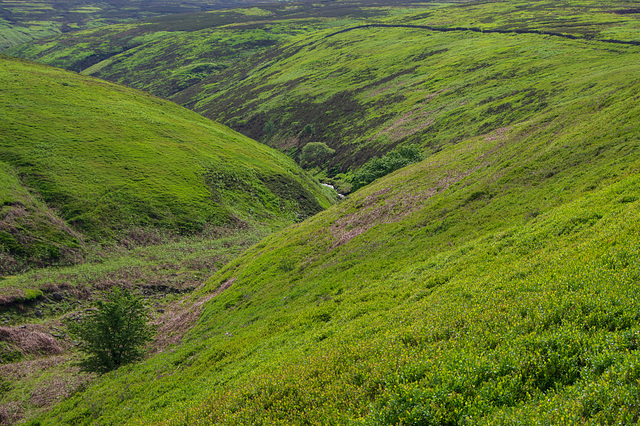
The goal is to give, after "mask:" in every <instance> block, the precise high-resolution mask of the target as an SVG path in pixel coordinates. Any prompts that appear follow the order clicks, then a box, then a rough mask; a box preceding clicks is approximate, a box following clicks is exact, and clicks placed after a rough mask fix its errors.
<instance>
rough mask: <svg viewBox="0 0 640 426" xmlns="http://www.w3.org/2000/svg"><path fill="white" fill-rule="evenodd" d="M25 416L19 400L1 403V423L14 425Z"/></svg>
mask: <svg viewBox="0 0 640 426" xmlns="http://www.w3.org/2000/svg"><path fill="white" fill-rule="evenodd" d="M22 416H23V411H22V406H21V405H20V404H19V403H17V402H7V403H6V404H0V425H12V424H15V423H17V422H18V421H20V419H22Z"/></svg>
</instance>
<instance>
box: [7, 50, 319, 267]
mask: <svg viewBox="0 0 640 426" xmlns="http://www.w3.org/2000/svg"><path fill="white" fill-rule="evenodd" d="M0 85H1V87H2V94H3V96H2V99H0V113H1V114H2V117H3V118H2V125H1V126H0V161H1V162H2V163H0V164H1V165H2V167H3V168H2V169H1V170H0V171H2V178H3V181H4V180H7V181H8V182H9V184H8V185H3V186H2V187H0V191H1V192H0V194H1V195H2V199H3V205H2V207H1V208H2V215H3V221H2V234H1V235H2V236H3V237H2V240H0V247H2V252H3V256H5V255H7V253H8V254H9V255H10V256H14V257H18V258H23V259H31V258H32V257H33V259H31V260H37V259H49V258H50V257H52V256H53V257H54V258H55V257H56V256H55V253H56V250H53V248H54V247H58V249H57V252H58V254H59V252H64V251H65V249H64V247H67V248H69V249H71V248H78V245H79V244H80V243H79V241H80V240H81V238H80V237H79V236H78V235H80V234H81V235H83V238H88V239H91V240H105V241H118V240H121V239H123V238H125V237H126V235H127V234H128V233H129V232H131V231H134V230H138V231H140V232H142V234H144V233H145V232H147V231H148V232H150V233H153V232H156V231H162V230H164V231H162V232H170V233H175V234H190V233H197V232H200V231H202V230H203V229H205V228H206V227H210V226H229V227H237V226H247V225H248V224H251V223H256V222H269V221H272V222H274V223H275V222H279V223H287V222H290V221H296V220H300V219H302V218H305V217H307V216H309V215H312V214H314V213H317V212H318V211H320V210H322V209H323V208H325V207H327V206H328V205H329V204H330V201H329V200H328V198H327V197H326V196H325V195H324V193H323V191H322V189H321V188H320V186H319V185H318V184H317V183H315V182H314V181H313V180H312V179H310V178H309V177H308V176H307V175H306V174H305V173H304V172H303V171H302V170H301V169H300V168H299V167H298V166H296V164H295V163H294V162H293V161H291V160H290V159H288V158H287V157H285V156H284V155H282V154H280V153H278V152H277V151H274V150H272V149H269V148H267V147H265V146H264V145H261V144H259V143H257V142H254V141H252V140H250V139H248V138H246V137H244V136H242V135H240V134H238V133H235V132H233V131H231V130H229V129H228V128H226V127H224V126H222V125H219V124H216V123H213V122H211V121H209V120H207V119H204V118H202V117H201V116H199V115H197V114H195V113H193V112H191V111H188V110H186V109H184V108H182V107H179V106H177V105H175V104H173V103H171V102H168V101H164V100H161V99H158V98H155V97H153V96H150V95H148V94H145V93H143V92H140V91H137V90H133V89H128V88H125V87H123V86H118V85H115V84H112V83H107V82H103V81H100V80H97V79H94V78H90V77H83V76H79V75H77V74H75V73H71V72H68V71H63V70H60V69H56V68H51V67H47V66H43V65H40V64H35V63H32V62H27V61H24V60H17V59H11V58H9V57H0ZM18 210H19V212H20V214H18V213H17V212H18ZM16 221H18V222H19V221H23V222H21V223H22V225H18V222H16ZM24 221H27V222H29V223H31V224H32V226H26V225H24V223H25V222H24ZM39 223H42V226H40V225H38V224H39ZM52 226H53V227H54V228H55V229H54V230H51V231H48V230H47V229H49V227H52ZM145 230H146V231H145ZM138 231H136V232H138ZM31 238H33V239H34V241H35V240H37V241H41V240H42V241H41V242H42V244H44V245H45V246H46V247H48V248H46V249H42V248H41V247H40V242H39V243H37V244H24V243H25V241H26V240H29V239H31ZM141 238H143V239H144V237H141ZM49 260H51V259H49ZM5 265H8V263H5V262H3V268H2V269H3V270H2V271H0V272H4V273H7V272H9V271H5V270H4V269H5V268H4V266H5ZM7 268H8V269H9V270H11V268H9V267H7Z"/></svg>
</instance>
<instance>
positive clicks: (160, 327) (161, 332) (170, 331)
mask: <svg viewBox="0 0 640 426" xmlns="http://www.w3.org/2000/svg"><path fill="white" fill-rule="evenodd" d="M235 280H236V278H229V279H228V280H227V281H225V282H224V283H222V284H221V285H220V286H219V287H218V288H217V289H216V290H215V291H214V292H213V293H212V294H209V295H207V296H204V297H201V298H200V299H198V300H197V301H196V302H195V303H193V304H192V303H190V300H189V298H185V299H183V300H181V301H179V302H177V303H175V304H172V305H169V306H167V307H166V308H165V309H164V312H163V313H162V314H161V315H160V316H158V318H156V320H155V321H154V322H153V325H154V326H155V327H157V334H156V338H155V340H154V341H153V343H152V344H151V346H152V349H151V352H152V353H154V354H155V353H160V352H163V351H164V350H166V349H167V348H168V347H169V346H171V345H176V344H178V343H180V342H181V341H182V338H183V337H184V335H185V334H186V332H187V331H189V330H190V329H191V327H193V326H194V325H195V323H196V322H197V321H198V319H199V318H200V314H201V313H202V307H203V306H204V304H205V303H207V302H208V301H210V300H211V299H213V298H214V297H216V296H218V295H219V294H220V293H222V292H223V291H225V290H226V289H228V288H229V287H231V285H232V284H233V283H234V281H235Z"/></svg>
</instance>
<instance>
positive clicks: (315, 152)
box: [300, 142, 336, 166]
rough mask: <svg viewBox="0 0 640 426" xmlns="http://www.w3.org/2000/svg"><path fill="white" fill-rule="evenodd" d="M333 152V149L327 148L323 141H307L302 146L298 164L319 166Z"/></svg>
mask: <svg viewBox="0 0 640 426" xmlns="http://www.w3.org/2000/svg"><path fill="white" fill-rule="evenodd" d="M335 152H336V150H335V149H331V148H329V147H328V146H327V144H326V143H324V142H309V143H308V144H306V145H305V146H304V147H303V148H302V152H301V153H300V164H301V165H303V166H320V165H322V164H323V163H324V162H325V161H327V160H328V159H329V157H331V156H332V155H333V154H334V153H335Z"/></svg>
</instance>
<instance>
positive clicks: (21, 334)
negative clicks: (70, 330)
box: [0, 325, 64, 355]
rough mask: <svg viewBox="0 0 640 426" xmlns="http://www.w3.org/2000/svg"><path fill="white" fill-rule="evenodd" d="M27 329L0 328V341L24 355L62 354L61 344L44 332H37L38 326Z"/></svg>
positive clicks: (30, 326)
mask: <svg viewBox="0 0 640 426" xmlns="http://www.w3.org/2000/svg"><path fill="white" fill-rule="evenodd" d="M27 327H28V328H16V327H0V341H2V342H6V343H9V344H11V345H12V346H13V347H15V348H16V349H17V350H19V351H20V352H22V354H24V355H58V354H61V353H63V352H64V347H63V344H62V343H61V342H60V341H58V340H57V339H56V338H55V337H53V336H51V335H50V334H47V333H46V332H44V330H40V331H38V326H33V325H29V326H27ZM34 327H35V328H34Z"/></svg>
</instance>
